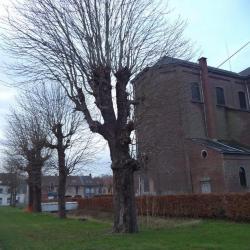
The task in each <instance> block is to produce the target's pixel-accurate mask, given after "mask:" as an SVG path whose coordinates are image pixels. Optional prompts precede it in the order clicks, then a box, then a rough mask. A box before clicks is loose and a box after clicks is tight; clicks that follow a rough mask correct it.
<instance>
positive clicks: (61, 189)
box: [58, 150, 67, 219]
mask: <svg viewBox="0 0 250 250" xmlns="http://www.w3.org/2000/svg"><path fill="white" fill-rule="evenodd" d="M58 161H59V185H58V206H59V218H61V219H64V218H66V209H65V193H66V180H67V171H66V167H65V153H64V151H60V150H58Z"/></svg>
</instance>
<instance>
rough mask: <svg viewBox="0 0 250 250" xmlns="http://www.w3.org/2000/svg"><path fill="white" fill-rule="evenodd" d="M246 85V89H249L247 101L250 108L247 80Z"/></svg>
mask: <svg viewBox="0 0 250 250" xmlns="http://www.w3.org/2000/svg"><path fill="white" fill-rule="evenodd" d="M245 86H246V89H247V103H248V109H250V98H249V89H248V84H247V80H245Z"/></svg>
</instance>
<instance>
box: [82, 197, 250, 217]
mask: <svg viewBox="0 0 250 250" xmlns="http://www.w3.org/2000/svg"><path fill="white" fill-rule="evenodd" d="M136 202H137V211H138V214H139V215H152V216H167V217H192V218H228V219H232V220H236V221H240V220H242V221H243V220H244V221H250V193H228V194H187V195H167V196H142V197H137V198H136ZM78 203H79V208H82V209H83V208H84V209H91V210H102V211H107V212H112V210H113V205H112V196H108V197H94V198H89V199H78Z"/></svg>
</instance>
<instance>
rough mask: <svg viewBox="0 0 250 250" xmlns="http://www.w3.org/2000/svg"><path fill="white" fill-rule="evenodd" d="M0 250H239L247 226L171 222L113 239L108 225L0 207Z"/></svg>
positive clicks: (246, 243) (249, 232)
mask: <svg viewBox="0 0 250 250" xmlns="http://www.w3.org/2000/svg"><path fill="white" fill-rule="evenodd" d="M166 221H167V220H166ZM0 249H1V250H26V249H34V250H39V249H42V250H46V249H51V250H61V249H66V250H80V249H83V250H116V249H117V250H120V249H122V250H125V249H132V250H156V249H157V250H158V249H166V250H167V249H178V250H181V249H185V250H188V249H195V250H198V249H225V250H230V249H235V250H244V249H250V224H243V223H242V224H241V223H232V222H225V221H214V220H204V221H199V220H196V221H195V220H173V219H172V220H169V221H168V222H167V223H166V224H164V223H163V224H162V223H161V224H160V226H158V227H156V226H147V227H146V226H142V229H141V231H140V233H138V234H135V235H127V234H123V235H113V234H112V233H111V224H110V223H108V222H106V223H103V222H100V221H95V220H86V221H79V220H76V219H66V220H60V219H58V218H56V217H54V216H51V215H45V214H42V215H38V214H27V213H25V212H23V211H22V210H20V209H12V208H0Z"/></svg>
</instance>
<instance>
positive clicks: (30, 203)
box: [28, 171, 34, 212]
mask: <svg viewBox="0 0 250 250" xmlns="http://www.w3.org/2000/svg"><path fill="white" fill-rule="evenodd" d="M28 175H29V176H28V188H29V197H28V210H29V211H30V212H31V211H32V208H33V193H34V191H33V181H32V174H31V172H30V171H29V172H28Z"/></svg>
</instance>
